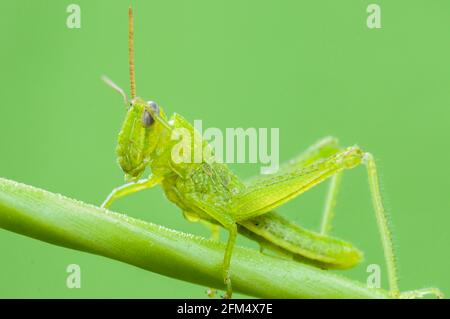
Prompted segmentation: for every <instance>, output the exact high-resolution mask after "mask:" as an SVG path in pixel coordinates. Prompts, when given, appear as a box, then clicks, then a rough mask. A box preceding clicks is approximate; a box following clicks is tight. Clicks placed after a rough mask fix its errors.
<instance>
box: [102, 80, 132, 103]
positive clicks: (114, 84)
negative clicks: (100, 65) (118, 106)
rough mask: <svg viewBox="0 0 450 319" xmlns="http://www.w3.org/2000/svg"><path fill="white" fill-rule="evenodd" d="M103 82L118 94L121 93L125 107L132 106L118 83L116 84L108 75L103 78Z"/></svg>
mask: <svg viewBox="0 0 450 319" xmlns="http://www.w3.org/2000/svg"><path fill="white" fill-rule="evenodd" d="M102 80H103V82H105V83H106V85H108V86H109V87H111V88H112V89H113V90H114V91H116V92H117V93H119V94H120V95H122V97H123V100H124V102H125V105H127V106H128V105H130V102H129V101H128V97H127V95H126V94H125V91H124V90H122V89H121V88H120V87H119V86H118V85H117V84H116V83H114V82H113V81H112V80H111V79H110V78H108V77H107V76H106V75H103V76H102Z"/></svg>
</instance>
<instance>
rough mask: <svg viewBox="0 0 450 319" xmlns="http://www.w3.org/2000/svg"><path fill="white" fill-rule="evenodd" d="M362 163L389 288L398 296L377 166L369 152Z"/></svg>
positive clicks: (392, 251) (394, 263)
mask: <svg viewBox="0 0 450 319" xmlns="http://www.w3.org/2000/svg"><path fill="white" fill-rule="evenodd" d="M362 160H363V163H364V164H365V166H366V168H367V175H368V177H369V187H370V194H371V196H372V203H373V207H374V209H375V215H376V220H377V224H378V229H379V232H380V236H381V243H382V245H383V251H384V258H385V260H386V265H387V269H388V281H389V289H390V291H391V294H392V295H393V297H398V296H399V288H398V277H397V264H396V259H395V253H394V247H393V245H392V233H391V230H390V228H389V221H388V219H387V215H386V212H385V209H384V206H383V201H382V199H381V192H380V184H379V182H378V174H377V168H376V165H375V160H374V158H373V156H372V154H370V153H365V154H364V156H363V159H362Z"/></svg>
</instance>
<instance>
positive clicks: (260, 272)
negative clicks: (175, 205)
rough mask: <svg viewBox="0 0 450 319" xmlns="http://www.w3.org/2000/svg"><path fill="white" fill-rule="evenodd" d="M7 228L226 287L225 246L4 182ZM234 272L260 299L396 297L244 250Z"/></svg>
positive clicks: (0, 186) (1, 200) (240, 285)
mask: <svg viewBox="0 0 450 319" xmlns="http://www.w3.org/2000/svg"><path fill="white" fill-rule="evenodd" d="M0 227H1V228H4V229H6V230H9V231H12V232H16V233H19V234H22V235H25V236H29V237H33V238H36V239H39V240H42V241H45V242H48V243H52V244H55V245H59V246H63V247H68V248H72V249H76V250H81V251H85V252H89V253H93V254H96V255H101V256H105V257H108V258H112V259H116V260H119V261H122V262H125V263H128V264H131V265H134V266H137V267H140V268H143V269H146V270H149V271H152V272H156V273H159V274H162V275H165V276H169V277H173V278H177V279H180V280H185V281H189V282H192V283H196V284H199V285H202V286H205V287H215V288H220V289H223V288H224V285H223V281H222V271H221V265H222V259H223V255H224V249H225V245H224V244H223V243H219V242H215V241H212V240H207V239H205V238H202V237H198V236H193V235H189V234H185V233H182V232H179V231H175V230H171V229H167V228H165V227H162V226H159V225H155V224H151V223H147V222H144V221H141V220H137V219H134V218H130V217H128V216H125V215H122V214H118V213H114V212H111V211H108V210H105V209H102V208H99V207H95V206H92V205H88V204H85V203H82V202H80V201H77V200H73V199H70V198H67V197H64V196H62V195H58V194H54V193H50V192H47V191H44V190H41V189H37V188H34V187H31V186H27V185H24V184H20V183H17V182H14V181H10V180H6V179H2V178H0ZM3 262H8V261H3ZM231 269H232V277H231V278H232V283H233V288H234V291H235V292H241V293H244V294H247V295H251V296H256V297H263V298H388V297H389V295H388V293H387V292H386V291H385V290H381V289H368V288H366V287H365V286H364V285H363V284H362V283H359V282H356V281H353V280H350V279H347V278H344V277H342V276H339V275H336V274H334V273H332V272H329V271H325V270H320V269H318V268H314V267H312V266H308V265H304V264H301V263H298V262H294V261H290V260H285V259H281V258H276V257H271V256H267V255H264V254H261V253H260V252H258V251H255V250H252V249H247V248H243V247H236V248H235V249H234V253H233V257H232V267H231ZM186 297H188V296H186Z"/></svg>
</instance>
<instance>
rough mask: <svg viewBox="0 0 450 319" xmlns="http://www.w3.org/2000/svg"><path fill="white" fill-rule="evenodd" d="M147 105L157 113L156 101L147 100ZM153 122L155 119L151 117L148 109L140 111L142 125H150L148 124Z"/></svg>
mask: <svg viewBox="0 0 450 319" xmlns="http://www.w3.org/2000/svg"><path fill="white" fill-rule="evenodd" d="M147 105H148V106H149V107H150V108H151V109H152V110H153V111H154V112H155V113H156V114H158V115H159V106H158V104H156V102H153V101H148V102H147ZM153 122H155V119H154V118H153V116H152V115H151V114H150V112H149V111H147V110H145V111H144V112H143V113H142V125H143V126H144V127H150V125H152V124H153Z"/></svg>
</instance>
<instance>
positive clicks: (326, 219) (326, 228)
mask: <svg viewBox="0 0 450 319" xmlns="http://www.w3.org/2000/svg"><path fill="white" fill-rule="evenodd" d="M341 183H342V172H339V173H336V174H335V175H334V176H332V177H331V181H330V185H329V187H328V193H327V198H326V200H325V208H324V211H323V216H322V223H321V225H320V233H321V234H322V235H328V234H329V233H330V232H331V229H332V228H333V219H334V215H335V213H334V210H335V207H336V203H337V196H338V193H339V188H340V186H341Z"/></svg>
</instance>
